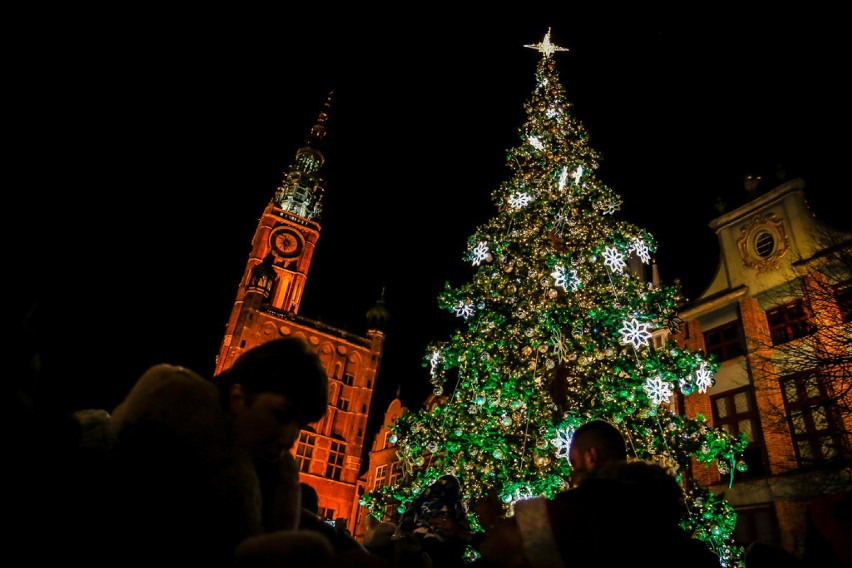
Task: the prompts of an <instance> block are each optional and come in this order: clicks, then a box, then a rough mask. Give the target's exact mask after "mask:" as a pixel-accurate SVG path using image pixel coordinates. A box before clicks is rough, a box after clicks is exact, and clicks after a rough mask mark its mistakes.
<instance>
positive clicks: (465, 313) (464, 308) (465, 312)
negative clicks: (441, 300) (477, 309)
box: [453, 300, 473, 319]
mask: <svg viewBox="0 0 852 568" xmlns="http://www.w3.org/2000/svg"><path fill="white" fill-rule="evenodd" d="M453 311H454V312H456V316H458V317H460V318H464V319H467V318H469V317H470V316H472V315H473V302H471V301H470V300H462V301H460V302H459V303H458V305H457V306H456V307H455V308H453Z"/></svg>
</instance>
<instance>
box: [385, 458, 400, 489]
mask: <svg viewBox="0 0 852 568" xmlns="http://www.w3.org/2000/svg"><path fill="white" fill-rule="evenodd" d="M400 477H402V462H401V461H398V462H393V465H391V476H390V481H388V485H391V486H393V485H397V484H398V483H399V478H400Z"/></svg>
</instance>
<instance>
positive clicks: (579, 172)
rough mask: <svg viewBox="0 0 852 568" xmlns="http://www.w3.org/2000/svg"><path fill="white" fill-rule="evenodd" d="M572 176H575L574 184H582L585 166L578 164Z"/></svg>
mask: <svg viewBox="0 0 852 568" xmlns="http://www.w3.org/2000/svg"><path fill="white" fill-rule="evenodd" d="M572 177H573V178H574V185H580V179H582V177H583V166H577V169H576V170H575V171H574V174H573V176H572Z"/></svg>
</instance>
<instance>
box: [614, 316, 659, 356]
mask: <svg viewBox="0 0 852 568" xmlns="http://www.w3.org/2000/svg"><path fill="white" fill-rule="evenodd" d="M622 325H623V327H622V328H621V329H620V330H618V332H619V333H620V334H621V343H622V345H633V347H634V349H635V348H639V347H647V346H648V341H649V340H650V339H651V333H650V332H649V331H648V328H649V327H650V326H649V325H648V324H647V323H642V322H640V321H638V320H637V319H636V318H633V319H631V320H630V321H625V322H624V323H623V324H622Z"/></svg>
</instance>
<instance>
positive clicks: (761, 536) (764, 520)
mask: <svg viewBox="0 0 852 568" xmlns="http://www.w3.org/2000/svg"><path fill="white" fill-rule="evenodd" d="M733 537H734V540H736V541H737V544H741V545H742V546H744V547H748V545H750V544H751V543H752V542H754V541H756V540H760V541H765V542H771V543H773V544H781V533H780V531H779V530H778V520H777V518H776V517H775V509H773V508H772V506H770V505H766V506H761V507H754V508H749V509H737V524H736V526H735V527H734V534H733Z"/></svg>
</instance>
